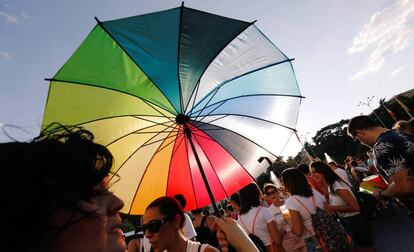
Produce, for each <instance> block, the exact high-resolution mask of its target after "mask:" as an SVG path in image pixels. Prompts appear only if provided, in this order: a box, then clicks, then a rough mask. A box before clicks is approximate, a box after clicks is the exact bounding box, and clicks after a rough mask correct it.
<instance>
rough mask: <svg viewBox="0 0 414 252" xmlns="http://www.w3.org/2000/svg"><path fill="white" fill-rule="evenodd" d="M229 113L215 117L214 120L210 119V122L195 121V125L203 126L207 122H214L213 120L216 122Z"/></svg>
mask: <svg viewBox="0 0 414 252" xmlns="http://www.w3.org/2000/svg"><path fill="white" fill-rule="evenodd" d="M227 116H228V115H223V116H221V117H219V118H216V119H213V120H211V121H209V122H200V121H194V122H195V123H194V126H196V127H201V126H203V125H205V124H210V123H212V122H215V121H218V120H220V119H223V118H225V117H227Z"/></svg>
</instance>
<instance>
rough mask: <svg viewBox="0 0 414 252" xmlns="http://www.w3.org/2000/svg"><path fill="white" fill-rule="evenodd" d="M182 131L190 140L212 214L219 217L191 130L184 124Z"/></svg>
mask: <svg viewBox="0 0 414 252" xmlns="http://www.w3.org/2000/svg"><path fill="white" fill-rule="evenodd" d="M184 132H185V134H186V136H187V138H188V141H189V142H190V146H191V150H192V151H193V153H194V157H195V160H196V162H197V165H198V169H199V170H200V173H201V177H202V178H203V181H204V185H205V186H206V189H207V192H208V196H209V197H210V200H211V204H212V205H213V209H214V214H215V215H216V216H218V217H220V212H219V210H218V208H217V206H216V201H215V199H214V196H213V192H212V191H211V188H210V186H209V184H208V181H207V177H206V174H205V173H204V170H203V166H202V164H201V161H200V158H199V157H198V154H197V151H196V148H195V146H194V143H193V138H192V135H191V130H190V129H189V128H188V127H187V126H184Z"/></svg>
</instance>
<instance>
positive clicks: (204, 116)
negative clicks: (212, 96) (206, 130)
mask: <svg viewBox="0 0 414 252" xmlns="http://www.w3.org/2000/svg"><path fill="white" fill-rule="evenodd" d="M224 103H226V101H223V102H222V103H221V104H220V105H218V106H217V107H216V108H215V109H213V110H211V111H210V112H208V113H207V115H203V117H202V118H201V119H200V120H197V118H198V117H199V116H200V114H201V112H202V110H200V113H199V114H198V115H197V116H196V117H195V118H194V120H195V121H196V120H197V121H199V122H201V121H203V120H204V118H206V117H207V116H209V115H211V114H212V113H213V112H214V111H216V110H217V109H218V108H219V107H221V106H222V105H223V104H224ZM190 118H191V117H190Z"/></svg>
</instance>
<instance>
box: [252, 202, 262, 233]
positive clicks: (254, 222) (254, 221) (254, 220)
mask: <svg viewBox="0 0 414 252" xmlns="http://www.w3.org/2000/svg"><path fill="white" fill-rule="evenodd" d="M260 210H262V208H261V207H259V209H258V210H257V212H256V215H255V216H254V219H253V227H252V234H254V225H255V224H256V218H257V215H258V214H259V212H260Z"/></svg>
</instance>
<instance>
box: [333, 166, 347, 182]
mask: <svg viewBox="0 0 414 252" xmlns="http://www.w3.org/2000/svg"><path fill="white" fill-rule="evenodd" d="M335 172H336V174H338V176H339V177H340V178H341V179H342V180H343V181H345V182H346V183H348V185H351V181H349V177H348V174H347V173H346V171H345V170H344V169H341V168H336V170H335Z"/></svg>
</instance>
